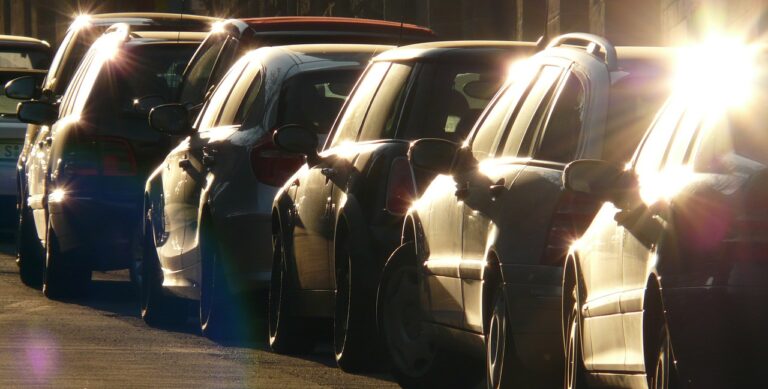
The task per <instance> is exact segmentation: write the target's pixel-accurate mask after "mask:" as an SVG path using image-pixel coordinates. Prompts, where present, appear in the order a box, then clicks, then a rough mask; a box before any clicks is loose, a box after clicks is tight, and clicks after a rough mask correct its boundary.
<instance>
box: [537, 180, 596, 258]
mask: <svg viewBox="0 0 768 389" xmlns="http://www.w3.org/2000/svg"><path fill="white" fill-rule="evenodd" d="M599 206H600V202H599V201H597V200H596V199H595V198H594V196H589V195H586V194H582V193H576V192H571V191H565V192H564V193H563V194H562V196H561V197H560V201H559V202H558V204H557V208H556V210H555V214H554V215H553V217H552V224H551V225H550V228H549V235H548V236H547V247H546V249H545V250H544V256H543V257H542V259H541V264H542V265H553V266H562V265H563V260H564V259H565V256H566V254H567V253H568V248H569V247H570V245H571V244H572V243H573V242H574V241H576V239H578V238H579V237H580V236H581V235H582V234H583V233H584V231H585V230H586V229H587V227H589V224H590V223H592V219H594V217H595V214H596V213H597V210H598V207H599Z"/></svg>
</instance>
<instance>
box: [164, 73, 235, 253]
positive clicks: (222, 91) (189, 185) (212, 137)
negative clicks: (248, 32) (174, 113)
mask: <svg viewBox="0 0 768 389" xmlns="http://www.w3.org/2000/svg"><path fill="white" fill-rule="evenodd" d="M247 65H248V62H247V61H245V60H241V61H240V62H238V63H236V64H235V65H234V66H232V68H231V69H230V71H229V72H228V73H227V74H226V75H225V76H224V78H223V79H222V81H221V83H220V84H219V85H218V87H217V88H216V90H215V91H214V92H213V94H212V95H211V97H210V99H209V100H208V102H206V104H205V106H204V108H203V111H202V112H201V114H200V118H199V119H198V121H197V123H196V125H195V129H196V131H195V132H194V133H193V134H192V135H190V136H189V137H188V138H187V139H185V140H184V141H182V142H181V144H179V146H178V147H176V148H175V149H174V151H173V153H174V156H173V157H174V158H175V159H177V160H178V162H177V163H176V164H173V165H171V166H170V169H171V172H170V176H172V177H177V178H178V179H179V184H178V185H179V187H180V190H179V193H180V197H179V202H178V212H179V216H178V218H179V219H180V220H179V222H180V223H181V224H182V226H183V240H182V245H181V247H180V249H181V251H180V255H181V262H182V268H186V267H189V266H193V265H196V264H198V263H199V262H200V253H199V250H198V248H199V244H198V242H197V236H198V235H197V231H198V228H199V226H198V216H199V209H200V193H201V190H202V189H203V188H204V186H205V185H206V183H207V176H208V169H209V167H210V166H211V165H210V164H211V163H213V158H214V156H213V154H214V153H215V147H216V146H215V145H214V143H215V141H216V140H220V139H226V138H227V136H224V135H225V134H227V133H231V132H233V131H236V130H237V126H233V125H232V118H233V117H234V114H233V113H231V111H232V109H228V105H227V102H228V101H229V100H230V97H233V95H237V96H239V97H240V98H242V93H244V90H242V89H241V90H238V89H237V88H235V85H236V84H237V82H238V80H239V79H240V78H241V75H243V74H244V70H245V68H246V66H247ZM237 96H234V97H237ZM237 102H238V103H239V99H238V101H237ZM234 109H235V110H236V109H237V107H235V108H234ZM222 133H224V134H222ZM204 155H205V156H206V158H203V156H204Z"/></svg>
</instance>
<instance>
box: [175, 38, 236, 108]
mask: <svg viewBox="0 0 768 389" xmlns="http://www.w3.org/2000/svg"><path fill="white" fill-rule="evenodd" d="M226 41H227V35H226V34H211V35H210V36H209V37H208V39H206V40H205V42H203V44H202V45H201V46H200V48H199V49H198V53H199V56H198V55H197V54H198V53H196V54H195V58H193V59H192V61H191V62H190V64H189V66H188V67H187V70H185V72H186V74H185V75H184V80H183V83H182V86H181V88H182V89H181V92H180V99H179V101H180V102H181V103H182V104H186V103H191V104H198V103H199V102H200V101H201V100H202V99H203V94H204V93H205V92H206V88H207V86H208V80H209V79H210V77H211V73H212V72H213V67H214V65H216V59H217V58H218V57H219V53H220V52H221V50H222V47H224V44H225V43H226Z"/></svg>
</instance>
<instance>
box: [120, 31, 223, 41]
mask: <svg viewBox="0 0 768 389" xmlns="http://www.w3.org/2000/svg"><path fill="white" fill-rule="evenodd" d="M206 36H208V34H207V33H206V32H202V31H201V32H194V31H131V39H130V40H129V41H128V42H129V43H130V42H135V43H148V42H160V41H167V42H177V41H183V42H198V43H199V42H202V41H203V40H204V39H205V37H206Z"/></svg>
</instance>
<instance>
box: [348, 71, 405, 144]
mask: <svg viewBox="0 0 768 389" xmlns="http://www.w3.org/2000/svg"><path fill="white" fill-rule="evenodd" d="M412 69H413V66H411V65H404V64H393V65H392V67H391V68H390V69H389V72H387V76H386V77H384V81H383V82H382V83H381V87H379V91H378V92H377V93H376V97H374V99H373V102H372V103H371V108H370V109H369V111H368V116H366V118H365V123H364V124H363V130H362V131H361V132H360V137H358V141H367V140H375V139H391V138H394V137H395V127H396V123H395V122H396V116H397V115H398V114H399V112H398V111H399V109H400V107H402V99H403V98H405V88H406V85H407V84H408V76H410V74H411V70H412Z"/></svg>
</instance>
